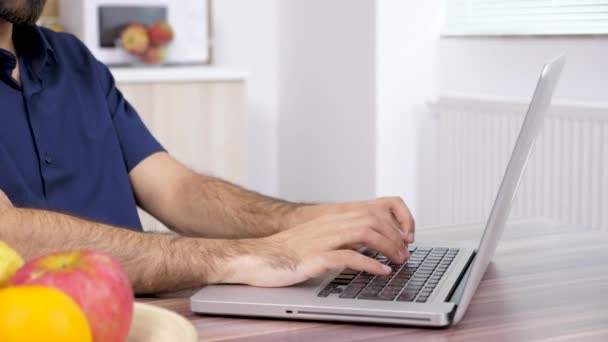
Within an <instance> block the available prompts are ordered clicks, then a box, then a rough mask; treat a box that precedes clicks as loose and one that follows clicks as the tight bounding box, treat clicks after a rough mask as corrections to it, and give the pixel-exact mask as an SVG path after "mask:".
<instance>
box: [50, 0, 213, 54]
mask: <svg viewBox="0 0 608 342" xmlns="http://www.w3.org/2000/svg"><path fill="white" fill-rule="evenodd" d="M55 1H57V0H55ZM58 14H59V21H58V23H59V24H61V25H62V26H63V27H64V28H65V31H67V32H70V33H73V34H74V35H76V36H77V37H78V38H79V39H80V40H81V41H82V42H83V43H84V44H85V45H86V46H87V47H88V48H89V50H91V52H92V53H93V55H95V57H96V58H97V59H98V60H99V61H101V62H103V63H104V64H106V65H111V66H117V65H121V66H125V65H138V64H171V65H177V64H211V63H212V47H211V40H212V39H211V34H212V33H211V31H212V26H213V25H212V2H211V0H183V1H175V0H153V1H152V0H59V7H58Z"/></svg>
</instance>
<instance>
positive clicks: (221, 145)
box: [112, 67, 247, 231]
mask: <svg viewBox="0 0 608 342" xmlns="http://www.w3.org/2000/svg"><path fill="white" fill-rule="evenodd" d="M112 73H113V75H114V77H115V79H116V83H117V85H118V88H119V89H120V90H121V91H122V92H123V94H124V96H125V98H126V99H127V100H128V101H129V102H130V103H131V104H132V105H133V107H135V109H136V110H137V111H138V113H139V114H140V116H141V118H142V120H143V121H144V122H145V124H146V125H147V127H148V129H150V131H151V132H152V134H154V136H155V137H156V138H157V139H158V140H159V142H160V143H161V144H162V145H163V146H164V147H165V149H167V151H168V152H169V153H170V154H171V155H173V156H174V157H175V158H176V159H177V160H179V161H180V162H182V163H184V164H185V165H187V166H189V167H191V168H192V169H194V170H196V171H198V172H201V173H205V174H210V175H214V176H218V177H221V178H223V179H226V180H229V181H231V182H234V183H237V184H240V185H245V186H246V185H247V148H246V141H247V132H246V117H245V76H246V75H245V73H244V72H242V71H238V70H236V71H235V70H226V69H218V68H213V67H168V68H149V69H144V68H141V69H137V68H124V69H112ZM140 217H141V219H142V224H143V225H144V229H145V230H153V231H159V230H160V231H163V230H164V227H163V226H162V224H160V223H159V222H158V221H156V220H155V219H154V218H152V217H151V216H150V215H148V214H146V213H144V212H143V211H141V210H140Z"/></svg>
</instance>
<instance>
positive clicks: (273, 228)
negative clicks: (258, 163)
mask: <svg viewBox="0 0 608 342" xmlns="http://www.w3.org/2000/svg"><path fill="white" fill-rule="evenodd" d="M178 193H179V197H178V200H177V201H176V202H175V203H178V207H177V208H176V211H179V212H180V214H179V215H175V217H176V218H177V219H178V220H177V222H175V227H178V228H179V229H178V230H179V231H180V232H182V233H184V234H188V235H195V236H196V235H199V236H200V234H201V233H202V234H204V236H214V237H221V238H247V237H263V236H268V235H271V234H274V233H277V232H279V231H281V230H283V229H285V228H288V227H290V226H291V225H292V224H293V216H294V213H295V211H296V210H297V209H298V208H300V207H302V206H304V204H299V203H291V202H287V201H283V200H279V199H275V198H272V197H268V196H264V195H261V194H259V193H256V192H253V191H249V190H246V189H243V188H241V187H239V186H236V185H234V184H231V183H229V182H226V181H223V180H221V179H218V178H215V177H210V176H203V175H198V174H194V173H192V174H190V175H189V176H188V177H185V178H184V180H183V181H182V182H181V185H180V191H179V192H178Z"/></svg>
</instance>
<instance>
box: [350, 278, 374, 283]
mask: <svg viewBox="0 0 608 342" xmlns="http://www.w3.org/2000/svg"><path fill="white" fill-rule="evenodd" d="M370 281H371V278H355V280H353V281H352V282H351V284H367V283H369V282H370Z"/></svg>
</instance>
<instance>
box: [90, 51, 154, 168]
mask: <svg viewBox="0 0 608 342" xmlns="http://www.w3.org/2000/svg"><path fill="white" fill-rule="evenodd" d="M97 73H98V75H97V79H99V80H100V82H101V86H102V88H103V90H104V91H105V93H106V100H107V103H108V108H109V110H110V114H111V116H112V122H113V124H114V129H115V131H116V135H117V136H118V140H119V143H120V148H121V150H122V155H123V159H124V162H125V165H126V167H127V170H128V171H129V172H130V171H131V170H132V169H133V168H134V167H135V166H137V164H139V163H140V162H141V161H142V160H144V159H146V158H147V157H148V156H150V155H152V154H154V153H156V152H161V151H164V148H163V147H162V146H161V144H160V143H159V142H158V141H157V140H156V139H155V138H154V136H152V134H151V133H150V131H149V130H148V128H147V127H146V125H145V124H144V123H143V121H142V120H141V118H140V117H139V115H138V114H137V111H135V109H134V108H133V106H131V104H129V102H128V101H127V100H126V99H125V98H124V96H123V95H122V93H121V92H120V90H118V88H116V84H115V81H114V77H113V76H112V74H111V73H110V70H109V69H108V67H106V66H105V65H104V64H102V63H101V62H99V61H97Z"/></svg>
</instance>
